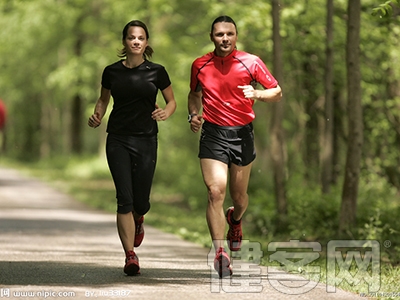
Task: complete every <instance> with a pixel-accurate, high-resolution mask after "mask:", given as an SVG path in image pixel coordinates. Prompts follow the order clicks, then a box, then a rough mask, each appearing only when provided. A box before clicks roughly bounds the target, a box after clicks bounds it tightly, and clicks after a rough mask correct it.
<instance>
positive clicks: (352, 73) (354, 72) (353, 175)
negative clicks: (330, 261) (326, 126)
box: [339, 0, 363, 231]
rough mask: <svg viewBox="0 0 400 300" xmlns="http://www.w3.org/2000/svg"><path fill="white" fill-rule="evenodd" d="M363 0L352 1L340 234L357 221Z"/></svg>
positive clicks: (360, 141) (348, 48) (347, 64)
mask: <svg viewBox="0 0 400 300" xmlns="http://www.w3.org/2000/svg"><path fill="white" fill-rule="evenodd" d="M360 14H361V3H360V0H351V1H349V2H348V19H347V28H348V29H347V42H346V66H347V98H348V99H347V101H348V124H349V133H348V149H347V157H346V167H345V174H344V183H343V190H342V205H341V210H340V223H339V231H345V230H350V229H351V228H352V227H353V226H354V225H355V222H356V215H357V196H358V185H359V177H360V162H361V154H362V145H363V118H362V105H361V72H360V61H359V60H360V57H359V56H360V48H359V47H360Z"/></svg>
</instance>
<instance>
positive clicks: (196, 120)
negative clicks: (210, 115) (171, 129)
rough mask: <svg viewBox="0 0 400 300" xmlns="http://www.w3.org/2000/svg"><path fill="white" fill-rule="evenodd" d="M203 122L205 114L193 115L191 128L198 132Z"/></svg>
mask: <svg viewBox="0 0 400 300" xmlns="http://www.w3.org/2000/svg"><path fill="white" fill-rule="evenodd" d="M202 123H203V116H201V115H195V116H193V117H192V120H191V122H190V129H191V130H192V131H193V132H197V131H199V129H200V128H201V124H202Z"/></svg>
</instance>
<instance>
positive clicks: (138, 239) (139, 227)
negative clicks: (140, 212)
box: [134, 216, 144, 247]
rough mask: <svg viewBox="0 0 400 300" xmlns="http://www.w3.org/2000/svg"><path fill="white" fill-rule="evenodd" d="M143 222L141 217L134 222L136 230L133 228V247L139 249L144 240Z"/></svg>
mask: <svg viewBox="0 0 400 300" xmlns="http://www.w3.org/2000/svg"><path fill="white" fill-rule="evenodd" d="M143 221H144V216H142V217H141V218H140V219H139V220H135V223H136V228H135V243H134V246H135V247H139V246H140V244H141V243H142V241H143V238H144V229H143Z"/></svg>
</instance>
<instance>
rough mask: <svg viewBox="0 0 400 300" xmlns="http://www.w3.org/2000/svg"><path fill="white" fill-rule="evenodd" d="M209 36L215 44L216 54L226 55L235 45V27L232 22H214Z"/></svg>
mask: <svg viewBox="0 0 400 300" xmlns="http://www.w3.org/2000/svg"><path fill="white" fill-rule="evenodd" d="M210 38H211V41H212V42H213V43H214V45H215V52H216V54H217V55H218V56H223V57H224V56H227V55H229V54H230V53H231V52H232V51H233V50H234V49H235V47H236V41H237V33H236V27H235V25H234V24H233V23H229V22H219V23H215V24H214V28H213V31H212V32H211V34H210Z"/></svg>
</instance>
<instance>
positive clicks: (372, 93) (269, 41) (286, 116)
mask: <svg viewBox="0 0 400 300" xmlns="http://www.w3.org/2000/svg"><path fill="white" fill-rule="evenodd" d="M389 2H390V1H388V2H387V3H386V4H385V3H383V4H381V3H380V2H376V1H372V0H363V1H362V2H360V1H358V0H354V1H352V0H350V2H348V1H345V0H337V1H332V0H327V1H326V3H324V2H322V1H318V0H302V1H298V0H296V1H294V0H282V1H276V0H273V1H261V0H235V1H230V0H219V1H218V0H212V1H211V0H170V1H162V0H147V1H140V2H138V1H135V2H133V1H114V0H26V1H24V0H0V27H1V31H0V41H1V43H0V98H1V99H2V101H3V103H4V104H5V106H6V109H7V119H6V126H5V128H4V129H3V132H2V137H1V140H0V142H1V147H2V148H1V149H2V150H1V161H0V162H3V163H5V162H6V161H7V163H10V161H12V162H13V163H14V164H15V163H19V165H20V166H22V165H24V166H25V167H27V166H28V167H30V168H37V169H41V170H42V172H41V174H45V175H46V176H47V177H48V178H49V179H51V180H52V181H53V182H54V181H58V183H60V184H61V183H62V182H64V183H65V182H68V183H69V185H68V191H69V192H71V193H75V195H76V197H77V198H81V199H82V200H84V201H85V200H87V199H90V200H89V202H91V204H92V205H95V206H97V207H99V208H102V209H107V210H110V211H114V210H115V204H114V203H115V195H114V192H113V185H112V182H111V177H110V174H109V171H108V168H107V163H106V160H105V154H104V144H105V137H106V133H105V125H106V120H105V121H104V122H103V124H102V125H101V126H100V127H99V128H97V129H95V130H94V129H92V128H89V127H88V126H87V125H86V122H87V118H88V117H89V116H90V115H91V113H92V112H93V108H94V104H95V101H96V100H97V98H98V97H99V91H100V81H101V74H102V71H103V69H104V67H105V66H106V65H108V64H111V63H113V62H115V61H117V60H118V59H119V58H118V57H117V53H118V50H119V49H120V48H121V47H122V44H121V32H122V29H123V27H124V25H125V24H126V23H127V22H128V21H130V20H132V19H140V20H142V21H144V22H145V23H146V24H147V25H148V27H149V31H150V45H151V46H152V47H153V49H154V50H155V53H154V55H153V59H152V60H153V61H154V62H156V63H160V64H162V65H164V66H165V67H166V69H167V71H168V72H169V75H170V77H171V81H172V84H173V88H174V92H175V96H176V99H177V104H178V108H177V111H176V113H175V114H174V115H173V116H172V117H171V118H170V119H168V120H167V121H166V122H162V123H160V124H159V128H160V134H159V156H158V165H157V171H156V176H155V179H154V188H153V192H152V203H153V206H152V210H151V213H153V214H154V216H158V217H159V219H158V217H155V218H154V219H153V221H151V220H152V218H151V213H149V217H148V218H149V222H153V224H157V220H156V219H158V221H159V220H162V222H161V223H160V224H158V225H159V226H161V227H163V228H164V229H168V228H172V227H178V233H179V234H181V235H182V236H184V237H186V238H189V239H196V238H197V241H198V242H200V243H203V244H204V245H207V244H209V238H208V236H207V228H206V223H205V219H204V209H205V207H206V204H207V203H206V190H205V187H204V184H203V181H202V178H201V173H200V169H199V162H198V158H197V150H198V139H199V135H198V134H194V133H192V132H191V131H190V129H189V125H188V123H187V94H188V92H189V76H190V66H191V63H192V61H193V60H194V59H195V58H197V57H199V56H201V55H203V54H204V53H206V52H209V51H212V50H213V44H212V43H211V41H210V39H209V31H210V26H211V23H212V21H213V20H214V19H215V18H216V17H217V16H219V15H223V14H226V15H229V16H231V17H232V18H233V19H234V20H235V21H236V23H237V27H238V32H239V40H238V44H237V46H238V49H239V50H244V51H247V52H250V53H253V54H256V55H258V56H260V57H261V58H262V59H263V60H264V62H265V63H266V64H267V66H268V67H269V69H270V70H271V72H272V74H274V75H275V77H276V78H278V80H279V82H280V85H281V87H282V89H283V95H284V97H283V100H282V101H281V102H280V103H279V104H265V103H255V106H254V109H255V111H256V115H257V117H256V120H255V122H254V127H255V142H256V148H257V159H256V161H255V163H254V165H253V172H252V176H251V182H250V186H249V196H250V205H249V209H248V212H247V213H246V215H245V219H244V222H245V229H244V230H245V234H247V236H248V237H252V238H254V239H255V240H257V241H260V242H262V244H263V245H264V246H265V245H267V243H268V242H270V241H289V240H290V239H292V240H293V239H294V240H300V241H318V242H320V243H321V244H323V245H326V243H327V242H328V241H330V240H337V239H360V240H367V239H371V240H377V241H379V243H380V244H381V256H382V261H384V262H385V263H387V264H389V265H391V266H397V265H399V262H400V254H399V253H400V232H399V231H400V218H399V215H400V206H399V203H400V151H399V150H400V68H399V67H398V66H399V63H400V23H399V18H398V15H399V9H398V6H396V5H394V4H389ZM392 2H393V3H398V2H397V1H392ZM353 4H354V5H353ZM158 103H159V104H160V105H163V103H162V98H160V99H159V101H158ZM110 110H111V106H110V107H109V110H108V112H110ZM357 153H358V154H357ZM43 170H45V171H43ZM227 200H228V201H226V202H227V203H226V204H227V205H228V204H229V199H227ZM178 210H181V211H184V212H185V213H186V214H187V215H188V216H189V215H190V216H191V220H189V221H188V222H186V223H185V222H183V221H182V223H181V224H180V225H179V226H177V225H176V222H175V221H174V218H172V219H171V218H167V216H166V215H170V216H171V217H173V216H174V214H175V213H176V211H178ZM194 216H200V219H199V220H201V221H198V222H195V221H194V220H195V219H194V218H195V217H194ZM193 225H194V226H195V228H190V226H193ZM171 230H172V229H171ZM175 230H176V229H175ZM201 233H203V234H201Z"/></svg>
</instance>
